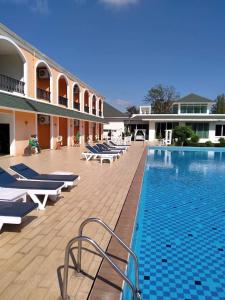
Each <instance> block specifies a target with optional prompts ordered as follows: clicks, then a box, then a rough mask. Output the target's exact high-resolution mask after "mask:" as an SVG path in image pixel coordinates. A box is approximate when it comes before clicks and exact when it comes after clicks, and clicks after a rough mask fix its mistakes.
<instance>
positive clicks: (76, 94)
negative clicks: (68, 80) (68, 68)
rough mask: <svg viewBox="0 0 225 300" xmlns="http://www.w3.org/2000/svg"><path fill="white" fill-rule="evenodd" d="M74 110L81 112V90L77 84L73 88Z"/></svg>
mask: <svg viewBox="0 0 225 300" xmlns="http://www.w3.org/2000/svg"><path fill="white" fill-rule="evenodd" d="M73 108H74V109H77V110H80V88H79V86H78V85H77V84H75V85H74V87H73Z"/></svg>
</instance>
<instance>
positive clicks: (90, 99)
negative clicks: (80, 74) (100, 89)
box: [89, 94, 93, 131]
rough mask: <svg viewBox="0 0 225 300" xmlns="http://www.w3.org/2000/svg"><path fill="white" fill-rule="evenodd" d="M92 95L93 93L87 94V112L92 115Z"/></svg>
mask: <svg viewBox="0 0 225 300" xmlns="http://www.w3.org/2000/svg"><path fill="white" fill-rule="evenodd" d="M92 97H93V95H92V94H89V114H91V115H92ZM89 131H90V130H89Z"/></svg>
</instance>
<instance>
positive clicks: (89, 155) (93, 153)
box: [82, 145, 118, 162]
mask: <svg viewBox="0 0 225 300" xmlns="http://www.w3.org/2000/svg"><path fill="white" fill-rule="evenodd" d="M86 148H87V149H88V152H82V156H84V157H85V159H86V160H91V159H97V158H100V161H101V162H102V160H104V159H105V160H109V161H110V162H112V161H113V160H114V158H116V157H117V156H118V155H117V153H112V152H110V153H105V152H104V153H103V152H100V151H99V149H97V150H96V148H95V147H92V146H90V145H86Z"/></svg>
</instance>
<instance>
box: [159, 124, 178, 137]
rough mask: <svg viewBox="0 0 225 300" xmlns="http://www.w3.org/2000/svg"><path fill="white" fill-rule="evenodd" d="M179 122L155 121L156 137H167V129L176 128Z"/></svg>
mask: <svg viewBox="0 0 225 300" xmlns="http://www.w3.org/2000/svg"><path fill="white" fill-rule="evenodd" d="M178 125H179V123H177V122H174V123H172V122H168V123H166V122H162V123H155V138H156V139H159V138H163V139H164V138H165V130H167V129H168V130H169V129H174V128H175V127H176V126H178Z"/></svg>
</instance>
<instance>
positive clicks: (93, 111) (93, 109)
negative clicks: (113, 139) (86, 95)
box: [92, 95, 97, 115]
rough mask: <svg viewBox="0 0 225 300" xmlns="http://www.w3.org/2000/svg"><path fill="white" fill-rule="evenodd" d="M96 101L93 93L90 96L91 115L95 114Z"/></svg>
mask: <svg viewBox="0 0 225 300" xmlns="http://www.w3.org/2000/svg"><path fill="white" fill-rule="evenodd" d="M96 102H97V100H96V96H95V95H94V96H93V97H92V114H93V115H96Z"/></svg>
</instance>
